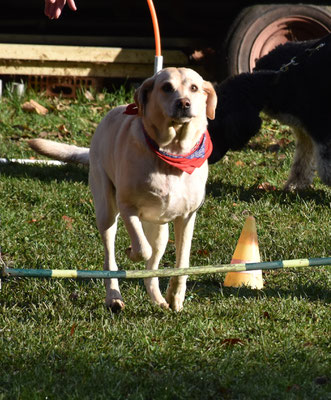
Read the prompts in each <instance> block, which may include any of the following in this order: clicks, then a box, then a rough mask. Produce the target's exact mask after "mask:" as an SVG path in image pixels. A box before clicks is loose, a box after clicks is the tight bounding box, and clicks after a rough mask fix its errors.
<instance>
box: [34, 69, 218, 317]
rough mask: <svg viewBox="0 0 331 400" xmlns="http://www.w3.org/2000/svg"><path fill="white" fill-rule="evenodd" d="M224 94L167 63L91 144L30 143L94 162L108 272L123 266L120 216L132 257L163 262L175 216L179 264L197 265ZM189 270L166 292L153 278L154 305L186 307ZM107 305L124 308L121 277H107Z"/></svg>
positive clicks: (148, 282) (153, 265) (150, 263)
mask: <svg viewBox="0 0 331 400" xmlns="http://www.w3.org/2000/svg"><path fill="white" fill-rule="evenodd" d="M216 103H217V97H216V94H215V91H214V89H213V87H212V85H211V84H210V83H209V82H206V81H204V80H203V79H202V77H201V76H200V75H199V74H198V73H196V72H195V71H193V70H191V69H187V68H166V69H163V70H162V71H160V72H159V73H157V74H156V75H154V76H153V77H151V78H149V79H146V80H145V81H144V82H143V84H142V85H141V86H140V87H139V88H138V89H137V91H136V93H135V104H134V105H129V106H120V107H116V108H114V109H112V110H111V111H110V112H109V113H108V114H107V115H106V116H105V117H104V118H103V120H102V121H101V123H100V124H99V126H98V127H97V129H96V132H95V134H94V136H93V138H92V142H91V148H90V150H89V149H87V148H80V147H76V146H71V145H66V144H60V143H55V142H52V141H48V140H43V139H34V140H31V141H30V142H29V144H30V146H31V147H32V148H33V149H34V150H36V151H37V152H39V153H41V154H45V155H47V156H50V157H54V158H57V159H60V160H63V161H69V162H82V163H89V164H90V172H89V182H90V187H91V191H92V194H93V198H94V204H95V211H96V220H97V226H98V229H99V232H100V234H101V237H102V240H103V243H104V248H105V263H104V269H105V270H112V271H114V270H117V265H116V261H115V251H114V242H115V233H116V225H117V218H118V215H119V214H120V215H121V217H122V218H123V220H124V223H125V226H126V229H127V231H128V234H129V236H130V239H131V247H130V249H129V250H128V255H129V257H130V259H131V260H133V261H140V260H144V261H146V267H147V269H150V270H154V269H157V268H158V265H159V262H160V259H161V257H162V255H163V253H164V251H165V248H166V245H167V242H168V222H170V221H174V230H175V243H176V267H178V268H186V267H189V256H190V248H191V240H192V236H193V228H194V221H195V215H196V210H197V209H198V208H199V206H200V205H201V203H202V202H203V199H204V195H205V184H206V180H207V174H208V162H207V157H208V156H209V154H210V152H211V150H212V145H211V142H210V138H209V134H208V131H207V117H208V118H210V119H213V118H214V116H215V108H216ZM186 279H187V277H186V276H181V277H173V278H171V280H170V283H169V286H168V289H167V293H166V298H164V297H163V296H162V294H161V292H160V289H159V282H158V278H149V279H145V286H146V289H147V292H148V294H149V295H150V297H151V299H152V301H153V303H155V304H158V305H160V306H161V307H165V308H168V307H169V305H170V307H171V308H172V309H173V310H176V311H179V310H181V309H182V307H183V302H184V297H185V291H186ZM105 286H106V305H107V306H108V307H110V308H111V309H112V310H113V311H118V310H121V309H122V308H123V307H124V302H123V299H122V297H121V294H120V289H119V285H118V281H117V279H107V280H106V282H105Z"/></svg>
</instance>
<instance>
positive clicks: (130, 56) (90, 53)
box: [0, 43, 188, 65]
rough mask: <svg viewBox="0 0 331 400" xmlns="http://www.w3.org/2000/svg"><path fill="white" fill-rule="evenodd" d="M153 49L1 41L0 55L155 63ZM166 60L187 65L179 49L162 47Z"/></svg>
mask: <svg viewBox="0 0 331 400" xmlns="http://www.w3.org/2000/svg"><path fill="white" fill-rule="evenodd" d="M154 54H155V52H154V50H145V49H123V48H120V47H92V46H91V47H90V46H50V45H37V44H9V43H0V59H4V60H35V61H74V62H96V63H100V62H101V63H135V64H138V63H139V64H150V63H154ZM163 57H164V59H166V61H167V63H170V64H176V65H178V64H180V65H186V64H187V62H188V59H187V57H186V55H185V54H184V53H183V52H181V51H178V50H168V51H167V50H165V51H164V52H163Z"/></svg>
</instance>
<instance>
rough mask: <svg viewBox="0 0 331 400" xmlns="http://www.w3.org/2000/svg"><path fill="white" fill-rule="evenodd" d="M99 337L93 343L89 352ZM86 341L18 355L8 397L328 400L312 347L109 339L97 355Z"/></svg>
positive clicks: (8, 366)
mask: <svg viewBox="0 0 331 400" xmlns="http://www.w3.org/2000/svg"><path fill="white" fill-rule="evenodd" d="M91 340H92V339H90V338H89V339H87V338H86V339H85V345H86V346H87V348H88V346H89V344H90V343H89V342H90V341H91ZM215 340H216V339H215ZM83 341H84V340H83V338H81V342H79V341H77V340H74V338H73V340H72V342H73V344H72V345H70V344H68V345H67V346H66V348H64V346H61V345H57V346H51V347H49V348H45V347H42V348H41V349H39V350H38V354H31V353H30V352H29V350H28V349H26V350H25V351H24V353H23V354H20V356H19V358H18V357H17V358H16V357H14V358H12V359H11V360H10V362H7V363H5V364H4V365H3V367H4V368H3V373H2V377H1V379H0V390H1V392H2V394H3V396H4V397H3V398H20V399H31V398H33V399H45V398H50V399H106V398H107V399H116V400H121V399H132V400H133V399H144V400H159V399H160V400H161V399H162V400H168V399H169V400H170V399H171V400H173V399H176V400H180V399H192V400H197V399H199V400H201V399H205V400H208V399H210V400H211V399H239V398H240V399H255V400H256V399H293V398H300V399H301V398H302V399H303V398H316V399H322V398H323V392H324V395H326V393H327V386H328V382H329V380H328V378H327V377H324V376H321V370H323V367H321V366H320V365H319V364H318V362H317V360H316V355H315V354H313V355H312V357H311V359H310V354H309V352H308V351H307V350H306V349H305V348H302V349H297V348H294V347H293V348H286V351H284V349H283V348H281V349H278V350H277V351H274V352H273V353H272V352H268V351H266V357H263V355H262V356H261V354H258V353H257V352H256V354H255V355H253V356H252V353H249V352H248V351H246V348H248V347H251V345H250V344H245V345H234V346H221V347H218V348H219V349H221V350H219V351H218V353H216V352H214V351H212V349H210V350H209V351H204V346H203V345H201V347H200V346H196V347H194V348H191V349H190V350H189V351H188V350H186V349H183V348H181V347H180V346H175V347H176V348H175V349H174V348H169V347H168V346H167V345H164V344H163V343H157V342H156V343H154V345H153V346H152V347H151V348H150V350H149V351H147V352H146V348H145V346H144V345H141V344H139V343H137V344H136V345H135V350H134V351H132V348H127V349H125V346H124V348H123V346H120V347H118V346H116V343H114V344H112V343H111V342H112V340H111V338H109V342H110V343H108V344H107V343H105V344H104V345H103V346H102V347H103V349H104V350H106V351H101V350H100V352H99V354H95V353H92V352H88V350H84V344H83ZM100 345H101V343H100ZM125 351H126V353H125ZM139 352H141V353H140V354H144V357H141V356H139ZM135 354H136V355H135ZM318 394H319V396H318ZM314 395H315V396H316V397H314ZM293 396H294V397H293ZM325 398H326V397H325Z"/></svg>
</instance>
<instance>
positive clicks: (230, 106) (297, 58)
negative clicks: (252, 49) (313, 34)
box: [208, 34, 331, 190]
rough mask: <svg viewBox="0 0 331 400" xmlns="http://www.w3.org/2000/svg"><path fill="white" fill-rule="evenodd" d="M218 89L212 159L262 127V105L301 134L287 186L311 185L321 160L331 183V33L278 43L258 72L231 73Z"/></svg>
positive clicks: (238, 146) (238, 145)
mask: <svg viewBox="0 0 331 400" xmlns="http://www.w3.org/2000/svg"><path fill="white" fill-rule="evenodd" d="M216 92H217V95H218V99H219V100H218V105H217V109H216V118H215V120H213V121H210V122H209V126H208V130H209V132H210V134H211V137H212V140H213V144H214V151H213V153H212V155H211V157H210V159H209V161H210V163H213V162H216V161H218V160H220V159H221V158H222V157H223V156H224V154H225V153H226V152H227V151H228V150H230V149H231V150H239V149H241V148H242V147H244V146H245V144H247V143H248V141H249V139H250V138H251V137H252V136H254V135H255V134H257V133H258V131H259V129H260V127H261V123H262V121H261V119H260V116H259V114H260V112H261V111H263V112H265V113H266V114H267V115H269V116H270V117H272V118H275V119H277V120H279V121H280V122H281V123H283V124H287V125H289V126H290V127H291V128H292V129H293V132H294V134H295V136H296V150H295V156H294V162H293V165H292V167H291V172H290V174H289V178H288V180H287V182H286V184H285V189H288V190H291V189H302V188H305V187H307V186H309V185H310V184H311V183H312V180H313V176H314V169H315V167H316V166H317V171H318V174H319V176H320V178H321V180H322V181H323V182H324V183H325V184H327V185H329V186H331V34H329V35H327V36H326V37H324V38H323V39H319V40H313V41H307V42H296V43H293V42H292V43H287V44H285V45H281V46H278V47H277V48H276V49H274V50H273V51H271V52H270V53H269V54H267V55H266V56H264V57H263V58H261V59H260V60H259V61H258V62H257V65H256V68H255V71H254V72H252V73H243V74H240V75H237V76H234V77H230V78H228V79H227V80H225V81H224V82H222V83H221V84H220V85H218V86H216Z"/></svg>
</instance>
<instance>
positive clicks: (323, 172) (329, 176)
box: [315, 141, 331, 186]
mask: <svg viewBox="0 0 331 400" xmlns="http://www.w3.org/2000/svg"><path fill="white" fill-rule="evenodd" d="M315 154H316V161H317V172H318V175H319V177H320V178H321V180H322V182H323V183H325V184H326V185H328V186H331V141H329V143H315Z"/></svg>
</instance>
